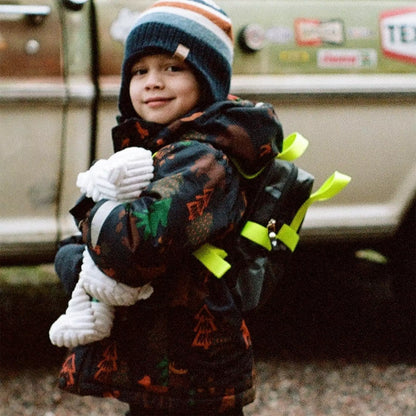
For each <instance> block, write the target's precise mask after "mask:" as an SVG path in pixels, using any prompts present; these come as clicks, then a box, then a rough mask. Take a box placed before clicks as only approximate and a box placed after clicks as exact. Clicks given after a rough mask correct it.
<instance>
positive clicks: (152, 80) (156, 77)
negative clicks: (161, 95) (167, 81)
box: [146, 71, 163, 88]
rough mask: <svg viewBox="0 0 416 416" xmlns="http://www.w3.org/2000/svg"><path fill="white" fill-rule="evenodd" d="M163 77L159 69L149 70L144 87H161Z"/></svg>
mask: <svg viewBox="0 0 416 416" xmlns="http://www.w3.org/2000/svg"><path fill="white" fill-rule="evenodd" d="M162 87H163V78H162V74H161V73H160V71H149V72H148V74H147V79H146V88H162Z"/></svg>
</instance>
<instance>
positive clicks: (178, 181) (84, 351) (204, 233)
mask: <svg viewBox="0 0 416 416" xmlns="http://www.w3.org/2000/svg"><path fill="white" fill-rule="evenodd" d="M113 141H114V149H115V151H118V150H121V149H122V148H125V147H128V146H142V147H145V148H147V149H150V150H151V151H152V152H153V153H154V154H155V157H154V167H155V170H154V179H153V181H152V183H151V184H150V185H149V187H148V188H147V190H146V191H144V192H143V193H142V195H141V197H140V198H139V199H137V200H135V201H133V202H131V203H124V204H120V203H115V202H111V201H105V200H104V201H99V202H98V203H97V204H95V205H94V206H93V207H92V209H91V210H88V211H87V209H85V211H86V212H85V214H84V215H85V219H86V221H84V223H83V224H84V225H83V227H84V228H83V231H84V240H85V242H86V244H87V246H88V248H89V250H90V253H91V255H92V257H93V259H94V261H95V262H96V264H97V265H98V266H99V268H100V269H101V270H103V271H104V272H105V273H106V274H107V275H108V276H110V277H112V278H114V279H116V280H117V281H120V282H123V283H125V284H128V285H131V286H142V285H143V284H145V283H147V282H151V283H152V286H153V287H154V293H153V295H152V296H151V297H150V298H149V299H148V300H146V301H139V302H138V303H137V304H136V305H134V306H132V307H128V308H117V317H116V321H115V323H114V327H113V331H112V335H111V337H110V338H107V339H105V340H103V341H100V342H97V343H94V344H90V345H87V346H81V347H77V348H75V349H74V350H72V351H71V352H70V354H69V355H68V358H67V360H66V362H65V363H64V366H63V369H62V372H61V375H60V385H61V387H62V388H64V389H66V390H69V391H72V392H75V393H78V394H88V395H95V396H107V397H109V396H111V397H116V398H118V399H120V400H123V401H126V402H129V403H135V404H136V405H139V406H141V407H143V408H147V409H160V410H163V411H166V413H168V412H178V411H180V412H182V413H184V414H189V415H197V414H204V415H205V414H206V415H213V414H221V413H222V412H226V411H229V410H230V409H233V408H241V407H243V406H244V405H246V404H247V403H249V402H251V401H252V400H253V398H254V379H253V371H254V370H253V356H252V346H251V340H250V333H249V331H248V329H247V327H246V325H245V322H244V319H243V318H242V316H241V313H240V311H239V310H238V308H237V306H236V303H235V301H234V299H233V297H232V295H231V292H230V288H229V287H228V285H227V279H226V276H225V277H223V278H222V279H217V278H216V277H214V276H213V275H211V274H210V273H209V271H208V270H206V269H205V268H204V267H203V266H202V265H201V264H200V263H199V262H198V261H197V260H196V259H195V258H194V257H193V256H192V252H193V251H194V250H195V249H196V248H197V247H199V246H200V245H201V244H203V243H205V242H207V241H208V242H212V243H214V244H217V245H218V244H221V241H222V240H223V239H224V238H226V236H227V235H228V234H229V233H230V231H232V230H233V228H234V227H236V225H237V224H238V222H239V220H240V219H241V217H242V215H243V214H244V210H245V208H246V199H245V194H244V189H243V188H242V187H241V186H240V176H239V174H238V172H237V169H235V167H234V163H238V165H239V168H240V169H243V170H244V171H245V172H247V173H254V172H257V171H258V170H259V169H260V168H261V167H262V166H264V165H265V164H266V163H267V162H268V161H269V160H271V159H272V158H273V157H274V156H275V155H276V153H277V152H278V151H279V150H280V146H281V142H282V130H281V127H280V124H279V122H278V120H277V118H276V115H275V113H274V111H273V108H272V107H271V106H269V105H264V104H261V105H257V106H255V105H254V104H252V103H250V102H247V101H241V100H239V101H236V100H230V101H225V102H221V103H216V104H214V105H212V106H211V107H210V108H208V109H207V110H205V111H204V112H194V113H192V114H190V115H188V116H187V117H185V118H183V119H180V120H177V121H175V122H174V123H172V124H171V125H169V126H160V125H155V124H154V123H146V122H144V121H143V120H139V119H128V120H121V121H120V123H119V125H118V126H116V127H115V128H114V129H113ZM87 205H88V204H87ZM83 206H84V207H85V206H86V205H85V204H84V205H83ZM75 211H77V210H75ZM77 214H78V216H79V210H78V211H77ZM70 251H71V250H68V249H67V252H70ZM78 251H80V250H79V249H78ZM77 255H79V254H77ZM69 257H70V255H69V254H66V255H59V252H58V256H57V259H58V258H59V261H58V262H57V264H56V269H57V271H58V274H60V275H62V276H64V275H65V276H66V278H68V267H69V266H68V265H69V264H71V265H73V264H74V259H73V258H72V260H70V259H69ZM72 267H73V266H72ZM73 269H74V272H73V273H74V278H75V274H76V273H77V270H78V269H79V268H77V267H73Z"/></svg>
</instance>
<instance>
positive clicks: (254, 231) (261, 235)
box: [240, 221, 272, 251]
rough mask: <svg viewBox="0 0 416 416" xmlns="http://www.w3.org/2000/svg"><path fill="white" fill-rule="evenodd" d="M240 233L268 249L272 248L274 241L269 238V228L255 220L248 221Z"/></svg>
mask: <svg viewBox="0 0 416 416" xmlns="http://www.w3.org/2000/svg"><path fill="white" fill-rule="evenodd" d="M240 234H241V235H242V236H243V237H245V238H247V239H248V240H250V241H252V242H253V243H256V244H258V245H259V246H262V247H264V248H265V249H266V250H268V251H271V250H272V243H271V242H270V238H269V230H268V229H267V228H266V227H263V226H262V225H260V224H258V223H256V222H253V221H247V222H246V224H245V225H244V227H243V229H242V230H241V233H240Z"/></svg>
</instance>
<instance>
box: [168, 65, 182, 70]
mask: <svg viewBox="0 0 416 416" xmlns="http://www.w3.org/2000/svg"><path fill="white" fill-rule="evenodd" d="M168 71H170V72H180V71H183V68H182V67H181V66H179V65H170V66H169V67H168Z"/></svg>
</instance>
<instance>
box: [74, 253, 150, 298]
mask: <svg viewBox="0 0 416 416" xmlns="http://www.w3.org/2000/svg"><path fill="white" fill-rule="evenodd" d="M79 278H80V281H81V282H82V286H83V287H84V288H85V290H86V292H87V293H88V294H89V295H91V296H92V297H94V298H96V299H98V300H99V301H100V302H104V303H106V304H108V305H113V306H131V305H134V304H135V303H136V302H137V301H138V300H143V299H147V298H148V297H149V296H150V295H151V294H152V293H153V287H152V286H151V285H150V283H148V284H146V285H144V286H142V287H131V286H127V285H125V284H123V283H120V282H116V281H115V280H114V279H111V278H110V277H108V276H107V275H105V274H104V273H103V272H102V271H101V270H100V269H99V268H98V267H97V266H96V264H95V263H94V261H93V260H92V258H91V256H90V254H89V252H88V250H87V249H85V250H84V254H83V262H82V266H81V272H80V274H79Z"/></svg>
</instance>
